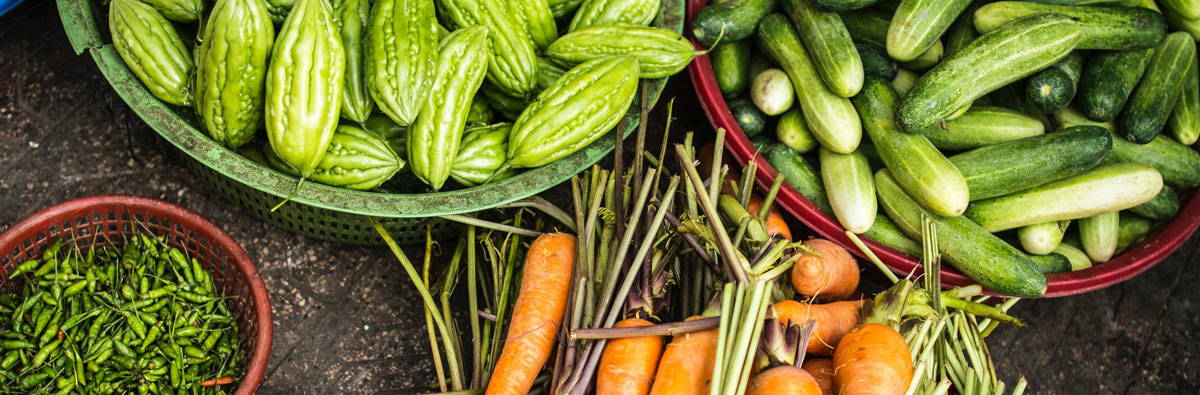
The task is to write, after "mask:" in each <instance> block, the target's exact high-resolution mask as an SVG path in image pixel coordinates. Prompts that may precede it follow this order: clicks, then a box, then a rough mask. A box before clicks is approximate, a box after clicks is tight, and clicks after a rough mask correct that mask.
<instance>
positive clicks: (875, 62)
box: [854, 43, 915, 81]
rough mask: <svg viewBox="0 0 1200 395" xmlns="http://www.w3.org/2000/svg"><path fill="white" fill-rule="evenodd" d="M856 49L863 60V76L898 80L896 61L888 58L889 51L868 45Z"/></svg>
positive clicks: (859, 45) (857, 46)
mask: <svg viewBox="0 0 1200 395" xmlns="http://www.w3.org/2000/svg"><path fill="white" fill-rule="evenodd" d="M854 48H855V49H856V50H858V57H859V59H862V65H863V75H865V76H867V77H875V78H882V79H885V80H889V81H891V79H892V78H896V61H894V60H892V58H889V57H888V54H887V50H885V49H883V48H882V47H880V46H878V45H875V44H867V43H858V44H854ZM914 81H915V79H914Z"/></svg>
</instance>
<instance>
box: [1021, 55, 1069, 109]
mask: <svg viewBox="0 0 1200 395" xmlns="http://www.w3.org/2000/svg"><path fill="white" fill-rule="evenodd" d="M1082 68H1083V53H1081V52H1079V51H1075V52H1071V54H1070V55H1067V57H1066V58H1063V60H1060V61H1059V62H1058V63H1055V64H1054V65H1053V66H1050V67H1049V68H1046V69H1045V70H1042V71H1039V72H1037V73H1036V74H1034V75H1033V76H1032V77H1029V83H1028V84H1027V85H1026V86H1025V98H1026V99H1027V100H1029V102H1030V103H1032V104H1033V105H1034V106H1035V107H1037V108H1038V109H1039V110H1041V111H1042V112H1043V113H1046V114H1053V113H1056V112H1059V111H1062V109H1063V108H1064V107H1066V106H1067V104H1070V103H1071V99H1073V98H1075V90H1076V88H1077V87H1078V83H1079V74H1080V70H1081V69H1082Z"/></svg>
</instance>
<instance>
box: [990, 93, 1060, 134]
mask: <svg viewBox="0 0 1200 395" xmlns="http://www.w3.org/2000/svg"><path fill="white" fill-rule="evenodd" d="M1023 88H1024V86H1023V84H1022V83H1020V82H1017V83H1013V84H1009V85H1005V86H1003V87H1000V88H999V89H996V90H995V91H994V92H992V93H988V94H987V96H984V97H982V98H979V99H976V100H975V102H978V101H979V100H983V99H987V100H989V101H991V102H992V104H993V105H997V106H1002V107H1007V108H1011V109H1013V110H1017V111H1020V112H1021V113H1022V114H1025V115H1027V116H1030V117H1033V118H1036V119H1037V120H1039V121H1041V122H1042V124H1043V125H1045V127H1046V129H1047V130H1049V129H1053V128H1054V125H1053V124H1052V123H1051V122H1050V119H1049V118H1048V117H1047V116H1046V114H1043V113H1042V111H1041V110H1038V109H1037V107H1034V105H1033V103H1030V102H1029V101H1028V100H1025V90H1024V89H1023Z"/></svg>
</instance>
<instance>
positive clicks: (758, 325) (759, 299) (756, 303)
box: [726, 281, 772, 395]
mask: <svg viewBox="0 0 1200 395" xmlns="http://www.w3.org/2000/svg"><path fill="white" fill-rule="evenodd" d="M771 284H772V283H771V282H769V281H766V282H760V281H755V283H754V285H753V287H754V289H753V291H752V292H753V296H752V298H751V299H750V306H749V311H750V312H751V313H752V314H753V315H751V316H750V317H751V318H753V321H751V322H750V325H751V326H750V332H749V333H748V335H749V339H745V336H746V335H747V334H743V335H742V338H743V339H745V342H741V343H740V346H739V350H740V351H741V352H742V354H741V355H745V358H744V359H743V360H742V361H741V362H740V364H741V374H740V375H739V376H738V381H737V385H736V386H735V387H733V388H731V389H732V390H733V391H732V392H729V391H726V395H737V394H744V393H746V385H747V383H748V382H749V381H750V366H751V365H753V364H754V355H755V350H756V349H757V348H758V341H759V339H760V338H761V337H762V328H763V324H764V320H763V315H765V314H766V313H767V305H769V304H770V303H767V302H768V301H767V299H768V298H767V297H766V295H768V294H769V293H770V290H771Z"/></svg>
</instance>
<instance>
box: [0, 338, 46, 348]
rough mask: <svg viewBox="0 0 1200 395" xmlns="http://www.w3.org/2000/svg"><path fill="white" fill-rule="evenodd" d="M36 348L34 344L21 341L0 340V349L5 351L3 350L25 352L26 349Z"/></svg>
mask: <svg viewBox="0 0 1200 395" xmlns="http://www.w3.org/2000/svg"><path fill="white" fill-rule="evenodd" d="M36 347H37V345H36V344H33V343H30V342H27V341H22V340H2V341H0V348H2V349H5V350H26V349H31V348H36Z"/></svg>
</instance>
